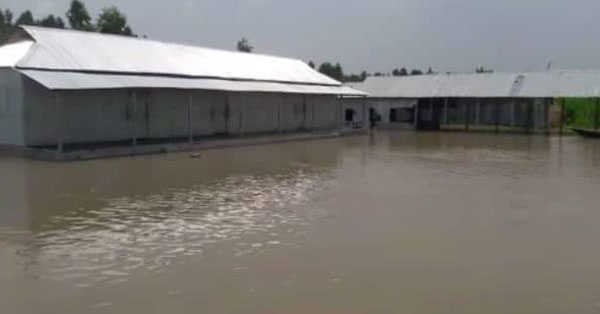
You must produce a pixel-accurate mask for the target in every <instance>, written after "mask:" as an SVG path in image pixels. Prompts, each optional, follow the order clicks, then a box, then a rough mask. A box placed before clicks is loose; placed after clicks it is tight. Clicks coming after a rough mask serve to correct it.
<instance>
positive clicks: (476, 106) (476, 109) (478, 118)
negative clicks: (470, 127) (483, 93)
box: [475, 98, 481, 125]
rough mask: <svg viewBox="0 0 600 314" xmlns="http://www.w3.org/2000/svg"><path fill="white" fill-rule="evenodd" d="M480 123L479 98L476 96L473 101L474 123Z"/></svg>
mask: <svg viewBox="0 0 600 314" xmlns="http://www.w3.org/2000/svg"><path fill="white" fill-rule="evenodd" d="M480 124H481V98H477V102H476V103H475V125H480Z"/></svg>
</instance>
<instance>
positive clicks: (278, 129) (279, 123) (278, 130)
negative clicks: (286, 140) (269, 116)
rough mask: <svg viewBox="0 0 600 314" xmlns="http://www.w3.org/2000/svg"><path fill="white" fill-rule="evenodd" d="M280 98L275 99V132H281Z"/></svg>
mask: <svg viewBox="0 0 600 314" xmlns="http://www.w3.org/2000/svg"><path fill="white" fill-rule="evenodd" d="M281 101H282V100H281V99H279V100H278V101H277V133H279V134H281V133H282V132H283V127H282V126H281Z"/></svg>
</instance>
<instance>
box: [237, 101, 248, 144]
mask: <svg viewBox="0 0 600 314" xmlns="http://www.w3.org/2000/svg"><path fill="white" fill-rule="evenodd" d="M245 107H246V106H245V105H244V104H243V103H240V110H239V120H240V121H239V126H240V136H241V137H244V108H245Z"/></svg>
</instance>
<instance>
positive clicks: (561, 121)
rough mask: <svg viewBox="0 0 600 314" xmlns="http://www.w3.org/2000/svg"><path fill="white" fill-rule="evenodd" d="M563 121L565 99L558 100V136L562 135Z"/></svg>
mask: <svg viewBox="0 0 600 314" xmlns="http://www.w3.org/2000/svg"><path fill="white" fill-rule="evenodd" d="M564 120H565V99H564V98H562V99H561V100H560V121H559V123H558V135H560V136H562V135H563V122H564Z"/></svg>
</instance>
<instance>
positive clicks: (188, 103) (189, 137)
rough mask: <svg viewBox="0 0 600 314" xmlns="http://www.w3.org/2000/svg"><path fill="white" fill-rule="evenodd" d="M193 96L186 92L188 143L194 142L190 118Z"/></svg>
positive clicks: (192, 123)
mask: <svg viewBox="0 0 600 314" xmlns="http://www.w3.org/2000/svg"><path fill="white" fill-rule="evenodd" d="M193 101H194V97H193V96H192V93H191V92H190V94H188V101H187V118H188V141H189V143H190V144H194V121H193V120H192V119H193V118H192V104H193Z"/></svg>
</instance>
